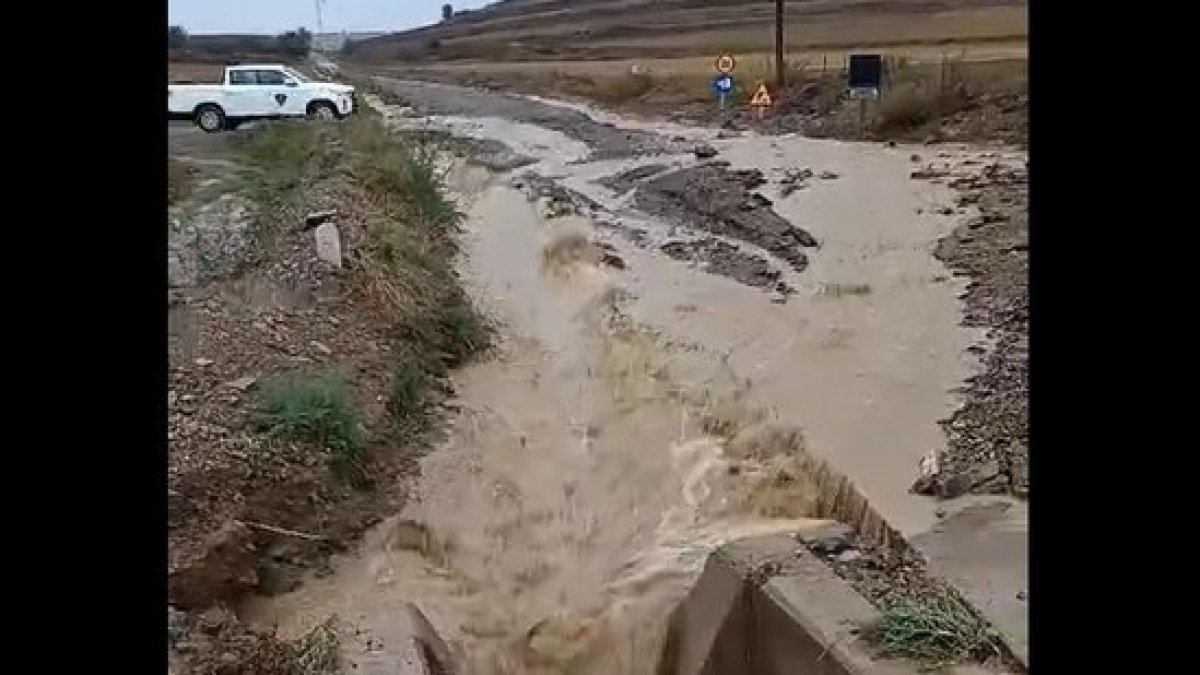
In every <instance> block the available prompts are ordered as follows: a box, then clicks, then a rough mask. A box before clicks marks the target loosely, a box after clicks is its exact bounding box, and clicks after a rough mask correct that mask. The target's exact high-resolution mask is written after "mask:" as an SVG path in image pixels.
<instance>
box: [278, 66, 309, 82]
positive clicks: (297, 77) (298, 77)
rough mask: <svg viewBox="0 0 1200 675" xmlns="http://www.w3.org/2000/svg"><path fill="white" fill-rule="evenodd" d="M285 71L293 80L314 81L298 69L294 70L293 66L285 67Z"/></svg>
mask: <svg viewBox="0 0 1200 675" xmlns="http://www.w3.org/2000/svg"><path fill="white" fill-rule="evenodd" d="M283 72H284V74H285V75H287V76H288V77H290V78H292V79H293V80H295V81H297V82H312V80H310V79H308V78H307V77H305V76H303V75H301V74H300V73H297V72H296V71H294V70H292V69H291V68H284V69H283Z"/></svg>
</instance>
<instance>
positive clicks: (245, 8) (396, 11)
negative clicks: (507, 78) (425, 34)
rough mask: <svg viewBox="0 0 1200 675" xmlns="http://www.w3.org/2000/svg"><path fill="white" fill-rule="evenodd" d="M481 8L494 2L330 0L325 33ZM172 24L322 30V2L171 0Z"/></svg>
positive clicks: (410, 24) (415, 22)
mask: <svg viewBox="0 0 1200 675" xmlns="http://www.w3.org/2000/svg"><path fill="white" fill-rule="evenodd" d="M447 1H448V2H449V3H450V4H451V5H453V6H454V9H455V10H461V9H479V8H480V7H483V6H484V5H486V4H489V3H490V2H491V0H458V1H457V2H456V1H455V0H325V2H324V3H323V5H322V7H321V17H322V20H323V25H324V28H325V32H327V33H333V32H338V31H343V30H345V31H347V32H357V31H361V32H374V31H381V32H387V31H399V30H405V29H408V28H414V27H416V26H420V25H423V24H427V23H433V22H435V21H440V20H441V17H442V5H443V4H446V2H447ZM167 21H168V23H169V24H170V25H180V26H183V27H184V28H185V29H187V31H188V32H189V33H193V34H195V33H270V34H275V33H280V32H283V31H285V30H292V29H294V28H298V27H300V26H304V27H305V28H308V29H309V30H311V31H313V32H314V33H315V32H316V31H317V9H316V0H167Z"/></svg>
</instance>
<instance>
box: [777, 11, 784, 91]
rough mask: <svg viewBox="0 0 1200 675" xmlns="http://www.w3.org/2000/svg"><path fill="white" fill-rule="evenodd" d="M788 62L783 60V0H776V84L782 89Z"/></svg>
mask: <svg viewBox="0 0 1200 675" xmlns="http://www.w3.org/2000/svg"><path fill="white" fill-rule="evenodd" d="M786 71H787V64H786V63H785V62H784V60H783V0H775V86H776V88H778V89H780V90H782V89H783V85H784V74H785V72H786Z"/></svg>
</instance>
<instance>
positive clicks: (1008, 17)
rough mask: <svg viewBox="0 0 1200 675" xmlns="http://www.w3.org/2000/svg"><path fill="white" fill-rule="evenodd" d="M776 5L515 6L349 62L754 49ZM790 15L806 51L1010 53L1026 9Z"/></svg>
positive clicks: (1022, 33)
mask: <svg viewBox="0 0 1200 675" xmlns="http://www.w3.org/2000/svg"><path fill="white" fill-rule="evenodd" d="M773 7H774V5H773V3H771V2H767V1H766V0H757V1H754V2H751V1H749V0H661V1H658V2H647V1H646V0H609V1H607V2H605V1H604V0H590V1H576V2H572V3H569V4H568V3H563V2H539V3H532V2H518V1H513V2H508V3H499V5H497V6H496V7H495V8H493V9H489V10H483V11H480V12H476V13H472V14H469V15H467V16H464V17H461V18H456V19H454V20H452V21H450V22H447V23H442V24H437V25H434V26H427V27H424V28H420V29H416V30H413V31H408V32H405V33H397V34H394V35H389V36H385V37H382V38H378V39H375V40H370V41H365V42H363V43H361V44H359V45H358V46H357V51H356V56H357V57H358V58H359V59H361V60H364V61H371V62H386V61H389V60H395V59H404V60H406V61H410V62H411V61H412V60H419V61H426V62H429V61H438V62H446V61H461V60H475V61H479V62H481V63H482V62H494V61H500V60H503V61H522V60H537V61H546V60H549V61H555V60H589V59H603V60H612V59H628V58H634V57H637V58H654V59H674V58H679V57H683V56H710V55H712V54H715V53H718V52H722V51H732V52H739V53H753V52H757V51H767V50H770V49H771V48H772V46H773V44H774V27H773V26H774V9H773ZM787 12H788V14H787V44H788V47H789V48H790V49H792V50H800V51H805V52H843V51H846V50H852V49H858V48H920V49H922V50H928V49H930V48H933V51H934V52H935V53H939V51H940V50H949V49H954V50H959V49H967V50H974V49H977V48H988V47H991V48H993V49H995V48H999V49H1001V50H1002V53H1003V55H1004V56H1009V57H1011V56H1012V55H1013V50H1014V49H1017V48H1023V45H1024V43H1025V41H1026V39H1027V35H1028V30H1027V18H1028V12H1027V7H1026V4H1025V3H1024V2H1014V1H1012V0H933V1H921V0H917V1H915V2H901V1H900V0H837V1H834V0H812V1H811V2H804V3H789V4H788V8H787ZM985 51H986V49H985Z"/></svg>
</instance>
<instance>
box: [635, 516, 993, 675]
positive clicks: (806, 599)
mask: <svg viewBox="0 0 1200 675" xmlns="http://www.w3.org/2000/svg"><path fill="white" fill-rule="evenodd" d="M878 616H879V614H878V612H877V610H876V609H875V608H874V607H873V606H872V605H871V604H870V603H868V602H867V600H866V599H865V598H863V597H862V596H860V595H859V594H858V593H857V592H856V591H855V590H854V589H853V588H852V587H851V586H850V585H849V584H847V583H846V582H845V581H843V580H842V579H840V578H839V577H837V576H836V575H835V574H834V573H833V571H832V570H830V569H829V567H828V566H827V565H825V563H824V562H822V561H821V560H818V559H817V558H816V557H814V556H813V555H812V554H811V553H809V551H808V549H807V548H805V547H803V546H802V545H800V544H799V543H798V542H796V541H795V540H794V539H792V538H790V537H786V536H770V537H755V538H751V539H743V540H740V541H737V542H733V543H731V544H728V545H726V546H724V547H722V548H720V549H718V550H717V551H716V552H714V553H713V554H712V555H711V556H709V559H708V563H707V564H706V566H705V569H704V573H703V574H702V575H701V577H700V580H699V581H698V582H697V584H696V586H695V588H694V589H693V591H692V593H691V594H690V595H689V596H688V597H687V598H686V599H685V600H684V601H683V602H682V603H681V604H680V605H679V607H678V608H677V609H676V611H675V613H674V614H673V615H672V617H671V622H670V625H669V627H668V633H667V641H666V645H665V648H664V650H663V657H662V659H661V660H660V662H659V667H658V671H657V672H658V674H659V675H914V674H915V673H918V672H919V669H918V667H917V666H916V665H915V664H912V663H909V662H905V661H892V660H888V661H884V660H878V659H875V658H874V657H873V656H872V654H871V649H870V647H869V646H868V645H866V644H865V643H864V642H863V641H862V639H861V638H860V637H858V635H857V629H858V628H860V627H862V626H864V625H867V624H869V623H871V622H873V621H874V620H875V619H877V618H878ZM952 672H953V673H954V674H955V675H965V674H966V673H968V672H974V671H971V670H970V669H966V670H957V669H956V670H954V671H952Z"/></svg>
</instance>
